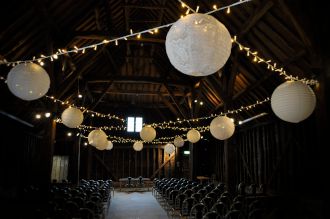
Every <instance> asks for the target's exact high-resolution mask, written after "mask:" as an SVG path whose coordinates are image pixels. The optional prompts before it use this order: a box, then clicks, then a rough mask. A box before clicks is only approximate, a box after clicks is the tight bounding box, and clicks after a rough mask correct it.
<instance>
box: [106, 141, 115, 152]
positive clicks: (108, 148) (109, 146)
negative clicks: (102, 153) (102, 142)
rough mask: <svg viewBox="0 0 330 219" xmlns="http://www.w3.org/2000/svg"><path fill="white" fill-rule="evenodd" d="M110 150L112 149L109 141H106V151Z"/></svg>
mask: <svg viewBox="0 0 330 219" xmlns="http://www.w3.org/2000/svg"><path fill="white" fill-rule="evenodd" d="M112 148H113V144H112V142H111V141H108V145H107V148H106V150H108V151H110V150H111V149H112Z"/></svg>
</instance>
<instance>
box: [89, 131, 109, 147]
mask: <svg viewBox="0 0 330 219" xmlns="http://www.w3.org/2000/svg"><path fill="white" fill-rule="evenodd" d="M107 137H108V136H107V134H105V132H104V131H102V130H100V129H97V130H93V131H91V132H90V133H89V134H88V143H89V144H90V145H93V146H94V147H96V148H98V149H100V148H106V147H107V145H108V140H107Z"/></svg>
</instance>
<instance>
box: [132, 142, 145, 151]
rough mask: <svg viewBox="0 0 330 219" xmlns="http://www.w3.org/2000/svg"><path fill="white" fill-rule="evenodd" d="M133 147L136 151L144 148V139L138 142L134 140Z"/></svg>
mask: <svg viewBox="0 0 330 219" xmlns="http://www.w3.org/2000/svg"><path fill="white" fill-rule="evenodd" d="M133 149H134V150H135V151H141V150H142V149H143V142H142V141H136V142H134V144H133Z"/></svg>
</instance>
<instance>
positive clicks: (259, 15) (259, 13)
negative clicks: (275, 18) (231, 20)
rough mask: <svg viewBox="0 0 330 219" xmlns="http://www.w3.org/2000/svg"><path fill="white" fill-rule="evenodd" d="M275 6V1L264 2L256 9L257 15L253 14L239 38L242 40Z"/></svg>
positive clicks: (265, 0) (267, 0)
mask: <svg viewBox="0 0 330 219" xmlns="http://www.w3.org/2000/svg"><path fill="white" fill-rule="evenodd" d="M273 6H274V1H269V0H263V1H262V3H261V4H260V5H259V6H258V8H256V10H255V13H253V14H252V15H251V16H250V17H249V18H248V19H247V21H246V22H245V23H244V24H243V25H242V27H241V28H240V29H241V31H240V33H239V38H240V39H242V38H243V37H244V36H245V35H246V34H247V33H248V32H249V31H250V30H251V28H252V27H254V25H256V23H257V22H258V21H259V20H260V19H261V18H262V17H263V16H264V15H265V14H266V13H267V12H268V11H269V9H271V8H272V7H273Z"/></svg>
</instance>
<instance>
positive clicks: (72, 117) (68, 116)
mask: <svg viewBox="0 0 330 219" xmlns="http://www.w3.org/2000/svg"><path fill="white" fill-rule="evenodd" d="M61 119H62V123H63V124H64V125H65V126H67V127H69V128H76V127H77V126H79V125H81V123H82V122H83V120H84V115H83V113H82V112H81V111H80V110H79V109H77V108H74V107H69V108H66V109H65V110H64V111H63V112H62V115H61Z"/></svg>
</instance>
